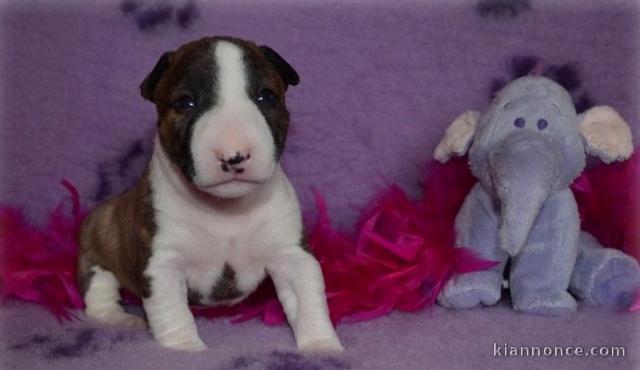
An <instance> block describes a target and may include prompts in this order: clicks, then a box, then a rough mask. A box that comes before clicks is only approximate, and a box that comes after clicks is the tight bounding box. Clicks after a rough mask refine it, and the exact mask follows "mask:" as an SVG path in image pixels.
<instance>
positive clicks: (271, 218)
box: [78, 37, 342, 351]
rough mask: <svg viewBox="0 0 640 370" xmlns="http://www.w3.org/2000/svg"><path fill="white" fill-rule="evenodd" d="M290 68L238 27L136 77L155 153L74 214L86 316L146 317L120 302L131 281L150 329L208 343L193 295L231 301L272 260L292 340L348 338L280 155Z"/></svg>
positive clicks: (307, 346)
mask: <svg viewBox="0 0 640 370" xmlns="http://www.w3.org/2000/svg"><path fill="white" fill-rule="evenodd" d="M298 82H299V78H298V74H297V73H296V72H295V70H294V69H293V68H292V67H291V66H290V65H289V64H288V63H287V62H286V61H285V60H284V59H282V57H280V56H279V55H278V54H277V53H276V52H275V51H273V50H272V49H270V48H268V47H265V46H260V47H258V46H256V45H255V44H254V43H252V42H249V41H244V40H240V39H235V38H229V37H212V38H204V39H201V40H198V41H195V42H192V43H189V44H186V45H184V46H182V47H180V48H179V49H178V50H176V51H174V52H167V53H165V54H164V55H163V56H162V57H161V58H160V60H159V61H158V63H157V65H156V66H155V68H154V69H153V71H152V72H151V73H150V74H149V75H148V76H147V78H146V79H145V80H144V81H143V83H142V85H141V87H140V88H141V92H142V96H143V97H144V98H146V99H148V100H150V101H151V102H153V103H155V105H156V108H157V112H158V116H159V119H158V135H157V137H156V139H155V144H154V150H153V156H152V159H151V161H150V163H149V166H148V168H147V170H146V171H145V173H144V175H143V176H142V178H141V179H140V181H139V182H138V184H137V185H136V186H135V187H134V188H132V189H131V190H129V191H127V192H125V193H123V194H121V195H118V196H116V197H115V198H113V199H111V200H109V201H107V202H105V203H103V204H102V205H100V206H99V207H98V208H97V209H96V210H94V211H93V212H92V213H91V214H90V215H89V217H88V218H87V219H86V221H85V223H84V224H83V226H82V230H81V235H80V245H81V251H80V258H79V265H78V267H79V268H78V276H79V282H80V284H81V287H82V288H83V291H84V298H85V303H86V313H87V315H88V316H90V317H92V318H95V319H98V320H100V321H104V322H108V323H113V324H125V325H132V324H138V323H141V322H142V323H143V321H142V319H141V318H139V317H137V316H134V315H131V314H128V313H126V312H125V311H124V310H123V309H122V307H121V306H120V305H119V304H118V300H119V299H120V296H119V288H126V289H128V290H130V291H132V292H133V293H135V294H136V295H138V296H139V297H140V298H142V302H143V306H144V310H145V313H146V315H147V320H148V323H149V327H150V329H151V332H152V334H153V336H154V337H155V339H156V340H157V341H158V342H160V343H161V344H162V345H164V346H167V347H170V348H176V349H183V350H194V351H195V350H203V349H205V348H206V346H205V344H204V343H203V342H202V340H201V339H200V337H199V336H198V332H197V329H196V325H195V322H194V319H193V315H192V314H191V312H190V311H189V306H188V303H192V304H199V305H218V304H232V303H235V302H238V301H239V300H242V299H243V298H244V297H246V296H247V295H248V294H249V293H251V292H252V291H253V290H254V289H255V288H256V287H257V286H258V284H259V283H260V282H261V281H262V280H263V279H264V278H265V277H266V275H267V274H269V275H270V276H271V278H272V279H273V281H274V284H275V286H276V290H277V294H278V298H279V299H280V301H281V302H282V305H283V307H284V310H285V313H286V315H287V319H288V321H289V323H290V325H291V327H292V329H293V332H294V335H295V338H296V341H297V344H298V347H299V348H300V349H302V350H310V351H327V350H328V351H340V350H341V349H342V347H341V345H340V341H339V340H338V338H337V336H336V334H335V331H334V329H333V327H332V325H331V322H330V320H329V315H328V310H327V304H326V300H325V296H324V283H323V278H322V273H321V270H320V267H319V265H318V262H317V261H316V260H315V259H314V258H313V256H312V255H311V254H309V253H308V252H307V251H305V250H304V249H303V246H302V245H301V240H302V222H301V215H300V209H299V205H298V200H297V198H296V193H295V191H294V189H293V187H292V186H291V184H290V182H289V180H288V179H287V177H286V175H285V174H284V172H283V171H282V169H281V167H280V165H279V164H278V160H279V158H280V155H281V154H282V151H283V148H284V143H285V139H286V135H287V128H288V125H289V114H288V112H287V109H286V106H285V96H284V93H285V90H286V89H287V85H297V84H298Z"/></svg>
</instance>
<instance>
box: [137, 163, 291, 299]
mask: <svg viewBox="0 0 640 370" xmlns="http://www.w3.org/2000/svg"><path fill="white" fill-rule="evenodd" d="M153 170H154V169H153V168H152V179H154V180H155V181H153V182H152V186H153V190H154V194H153V199H154V208H155V211H156V214H155V219H156V225H157V233H156V235H155V237H154V240H153V246H152V256H151V260H153V261H150V264H153V265H158V264H162V262H163V261H162V259H167V260H169V259H171V260H172V262H171V263H173V264H177V265H178V267H179V269H180V270H181V271H182V273H183V275H184V277H185V278H186V282H187V287H188V291H189V297H190V299H191V301H192V303H194V304H203V305H211V304H219V303H233V302H235V301H238V300H240V299H242V298H243V297H245V296H246V295H248V294H249V293H251V292H252V291H253V290H255V288H256V287H257V286H258V284H259V283H260V282H261V281H262V280H263V279H264V278H265V276H266V267H267V266H268V264H269V261H270V258H272V256H273V255H274V254H275V252H277V251H278V250H280V249H283V248H300V246H299V242H300V238H301V235H302V223H301V217H300V210H299V206H298V203H297V198H296V197H295V192H294V191H293V188H292V187H291V184H290V183H289V181H288V180H287V179H286V176H285V175H284V173H282V172H281V170H279V171H278V172H277V173H276V174H275V175H274V178H273V179H272V181H273V182H271V183H269V184H264V186H265V187H267V186H269V188H265V189H264V191H265V193H264V196H262V195H260V194H258V195H260V196H261V197H260V198H257V200H256V201H255V202H251V203H248V204H249V205H250V206H249V207H244V206H239V207H235V206H232V207H227V206H228V204H226V205H225V204H222V205H220V204H211V203H203V202H204V201H203V200H202V199H198V198H193V197H191V196H190V195H189V194H188V193H183V192H177V191H176V189H175V188H176V185H175V183H172V182H171V179H167V178H166V177H163V176H157V177H156V176H154V175H155V174H157V173H154V171H153ZM205 201H206V200H205ZM272 262H273V261H272Z"/></svg>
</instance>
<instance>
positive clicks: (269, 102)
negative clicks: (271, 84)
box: [256, 88, 278, 107]
mask: <svg viewBox="0 0 640 370" xmlns="http://www.w3.org/2000/svg"><path fill="white" fill-rule="evenodd" d="M277 100H278V97H277V96H276V93H275V92H274V91H273V90H271V89H266V88H265V89H262V90H260V92H259V93H258V96H257V97H256V103H258V104H259V105H262V106H267V107H272V106H274V105H275V104H276V101H277Z"/></svg>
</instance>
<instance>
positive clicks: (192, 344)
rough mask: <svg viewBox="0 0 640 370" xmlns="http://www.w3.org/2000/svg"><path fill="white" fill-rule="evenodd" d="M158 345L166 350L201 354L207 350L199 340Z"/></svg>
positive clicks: (168, 342)
mask: <svg viewBox="0 0 640 370" xmlns="http://www.w3.org/2000/svg"><path fill="white" fill-rule="evenodd" d="M160 344H162V345H163V346H164V347H167V348H171V349H176V350H179V351H188V352H202V351H205V350H206V349H207V345H206V344H204V342H203V341H202V340H201V339H200V338H195V339H190V340H183V341H162V342H160Z"/></svg>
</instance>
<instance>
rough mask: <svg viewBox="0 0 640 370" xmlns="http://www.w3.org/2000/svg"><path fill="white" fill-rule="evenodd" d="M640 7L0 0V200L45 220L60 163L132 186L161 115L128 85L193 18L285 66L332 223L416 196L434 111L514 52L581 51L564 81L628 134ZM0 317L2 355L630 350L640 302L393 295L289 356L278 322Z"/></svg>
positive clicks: (443, 361) (190, 359)
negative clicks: (497, 346)
mask: <svg viewBox="0 0 640 370" xmlns="http://www.w3.org/2000/svg"><path fill="white" fill-rule="evenodd" d="M639 16H640V6H639V5H638V2H637V1H633V0H626V1H624V0H610V1H606V2H604V1H599V0H582V1H578V0H576V1H562V2H559V1H555V0H544V1H543V0H530V1H526V0H465V1H445V0H440V1H429V2H427V1H422V2H420V1H409V0H401V1H391V0H387V1H370V2H365V1H353V2H347V1H343V2H339V1H332V2H321V1H300V2H293V1H284V0H281V1H275V2H263V1H257V0H252V1H242V2H236V1H232V0H221V1H216V2H206V1H204V0H201V1H198V0H194V1H185V0H165V1H160V0H147V1H143V0H125V1H119V2H115V1H112V2H105V1H84V2H80V1H55V2H53V1H44V0H30V1H9V0H2V1H0V17H1V21H0V31H1V32H0V38H1V43H0V45H2V47H0V81H1V82H2V89H0V101H1V102H2V103H0V122H1V123H0V130H1V131H0V135H1V140H0V165H1V168H0V202H3V203H10V204H13V205H16V206H20V207H23V208H24V209H25V210H26V211H27V213H28V214H29V215H30V216H31V217H33V218H34V219H35V220H40V221H41V220H42V219H43V218H44V216H45V214H46V212H47V211H48V210H49V209H51V208H52V207H53V206H54V205H55V204H57V203H58V202H59V201H60V199H61V198H62V197H63V196H64V190H63V188H62V187H61V186H59V185H58V183H59V181H60V179H62V178H66V179H68V180H70V181H71V182H72V183H74V184H75V185H76V186H77V187H78V189H79V190H80V192H81V194H82V196H83V201H84V203H85V204H86V205H92V204H94V202H95V201H96V200H100V199H104V198H105V197H107V196H109V195H111V194H113V193H115V192H117V191H120V190H122V189H123V188H125V187H126V186H129V185H130V184H131V183H132V181H135V178H136V177H137V176H138V174H139V173H140V171H141V169H142V167H143V165H144V163H145V160H146V157H147V156H148V154H149V150H150V144H149V143H150V138H151V136H152V135H153V130H154V125H155V122H154V121H155V112H154V109H153V106H152V105H151V104H149V103H147V102H144V101H143V100H142V98H141V97H140V96H139V93H138V85H139V83H140V82H141V81H142V79H143V78H144V76H145V75H146V74H147V73H148V72H149V71H150V69H151V68H152V67H153V65H154V63H155V62H156V60H157V58H158V57H159V56H160V55H161V54H162V53H163V52H164V51H166V50H168V49H172V48H175V47H177V46H178V45H180V44H182V43H184V42H186V41H189V40H192V39H194V38H197V37H201V36H204V35H222V34H228V35H235V36H240V37H245V38H249V39H253V40H256V41H257V42H259V43H263V44H266V45H269V46H271V47H273V48H274V49H275V50H277V51H278V52H279V53H281V54H282V55H283V56H284V57H285V58H286V59H287V60H288V61H289V62H291V64H292V65H293V66H294V67H295V68H296V69H297V70H298V72H299V73H300V76H301V80H302V82H301V84H300V85H299V86H297V87H294V88H292V89H291V90H290V91H289V95H288V105H289V107H290V111H291V113H292V129H291V135H290V139H289V142H288V147H287V149H286V151H285V157H284V163H285V167H286V169H287V171H288V174H289V176H290V178H291V180H292V182H293V183H294V185H295V187H296V188H297V190H298V192H299V196H300V198H301V201H302V205H303V208H304V210H305V211H311V212H312V211H313V207H312V192H311V189H312V188H313V187H315V188H317V189H318V190H320V191H321V192H322V193H323V194H324V195H325V196H326V198H327V202H328V206H329V212H330V215H331V217H332V219H333V220H335V223H336V224H338V225H340V226H342V227H345V228H347V227H350V225H352V223H353V222H354V220H355V218H356V216H357V214H358V212H359V207H361V206H362V205H364V204H366V202H367V201H368V200H369V199H370V198H371V196H372V194H374V193H375V191H376V190H377V189H378V188H379V187H380V186H382V185H384V184H386V183H387V182H396V183H398V184H400V185H401V186H402V187H403V188H405V189H407V190H408V191H409V192H410V193H411V194H412V195H414V196H417V195H418V194H419V185H418V179H419V178H420V176H421V173H422V168H423V167H422V166H423V164H424V162H425V161H426V160H427V159H429V158H430V157H431V153H432V152H433V148H434V147H435V144H436V143H437V142H438V140H439V139H440V138H441V135H442V134H443V132H444V130H445V128H446V126H447V124H448V123H449V122H450V121H451V120H452V119H453V118H455V117H456V116H457V115H458V114H459V113H461V112H463V111H464V110H466V109H470V108H475V109H482V108H483V107H485V105H486V104H487V102H488V100H489V95H490V93H491V91H492V89H494V88H495V86H496V84H500V82H501V81H504V80H507V79H509V78H510V77H511V73H512V71H511V61H512V60H513V59H514V58H517V57H522V56H536V57H542V58H545V59H546V60H547V62H548V63H549V64H551V65H556V66H565V65H566V66H571V68H575V69H576V70H578V71H579V80H578V81H575V80H572V81H570V82H571V83H572V84H573V86H574V89H573V90H574V91H575V95H576V99H582V100H584V101H587V102H594V103H597V104H605V103H606V104H610V105H612V106H614V107H615V108H616V109H617V110H618V111H619V112H620V113H621V114H622V116H623V117H625V118H626V119H627V120H628V121H629V122H630V124H631V125H632V130H633V133H634V135H635V136H636V140H635V143H636V145H637V144H638V142H639V141H638V137H639V136H640V135H639V134H640V109H639V107H640V105H638V104H637V102H638V97H639V91H638V84H637V81H640V69H639V68H638V65H639V63H638V62H639V61H638V57H639V56H640V55H639V52H640V38H639V37H638V25H639V24H640V23H639ZM576 84H577V85H576ZM0 319H1V320H2V321H4V323H5V325H4V328H3V329H2V331H0V334H1V335H2V337H4V339H5V341H6V343H5V344H0V358H2V360H1V361H2V362H1V363H0V365H1V366H2V367H3V368H20V369H21V368H36V367H41V368H44V367H56V368H87V367H94V368H97V367H105V368H106V367H108V368H126V367H133V366H134V364H135V366H140V367H142V368H173V369H175V368H203V367H206V368H239V369H245V368H246V369H257V368H275V369H284V368H289V369H297V368H304V369H314V368H332V367H333V368H361V369H365V368H366V369H371V368H380V369H389V368H469V367H474V366H478V367H484V366H482V365H484V364H486V365H487V367H491V368H513V367H518V368H520V367H522V368H540V367H548V366H559V367H567V368H584V367H589V368H605V367H606V368H618V369H623V368H629V369H631V368H634V366H636V368H637V366H640V365H638V361H639V360H640V357H639V355H638V351H637V349H638V344H639V343H638V339H637V338H636V337H635V335H634V333H635V331H636V330H637V328H638V323H639V322H640V320H639V319H638V315H631V314H617V313H606V312H603V311H602V310H593V309H581V310H580V312H578V314H576V315H574V316H571V317H567V318H540V317H531V316H523V315H518V314H515V313H513V312H512V311H511V310H510V309H508V308H506V307H497V308H490V309H483V310H473V311H469V312H448V311H446V310H442V309H436V310H434V311H433V312H423V313H419V314H415V315H400V314H396V315H393V316H391V317H389V318H384V319H380V320H376V321H372V322H367V323H362V324H358V325H350V326H342V327H340V328H339V333H340V335H341V336H342V337H343V339H344V343H345V345H346V347H347V348H348V351H347V353H346V354H345V355H344V356H343V357H339V358H334V359H331V360H320V359H307V358H299V357H298V355H296V354H295V353H292V352H291V350H292V348H293V340H292V338H291V337H290V333H289V331H288V329H287V328H285V327H282V328H277V329H270V328H266V327H264V326H262V325H261V324H259V323H248V324H243V325H238V326H230V325H229V324H227V323H226V321H224V320H218V321H214V322H209V321H204V320H199V321H198V322H199V326H200V328H201V333H202V335H203V338H204V340H205V342H207V343H208V344H209V345H210V350H209V351H208V352H206V353H204V354H198V355H186V354H180V353H175V352H172V351H167V350H164V349H161V348H160V347H159V346H157V345H156V344H155V343H154V342H152V341H151V340H150V338H149V336H148V334H146V333H144V332H130V331H121V330H120V331H119V330H114V329H98V328H96V327H95V326H93V325H92V324H90V323H86V322H82V323H75V324H73V325H64V326H59V325H58V324H57V323H56V322H55V320H54V319H53V318H52V317H50V316H49V315H48V314H47V313H46V312H45V311H43V310H41V309H39V308H35V307H31V306H29V305H26V304H20V303H17V302H12V301H10V302H8V304H7V305H5V306H3V308H2V312H1V313H0ZM221 333H224V334H223V335H221ZM76 341H77V343H76ZM493 341H497V342H509V343H514V344H528V345H536V344H541V345H558V344H572V345H580V344H588V345H592V344H593V345H624V346H626V347H627V356H626V358H625V359H601V358H600V359H593V358H591V359H575V358H573V359H568V358H553V359H548V358H536V359H522V358H518V359H494V358H492V350H493V349H492V344H491V343H492V342H493ZM323 361H324V362H323ZM327 361H328V362H327Z"/></svg>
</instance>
